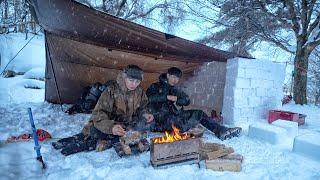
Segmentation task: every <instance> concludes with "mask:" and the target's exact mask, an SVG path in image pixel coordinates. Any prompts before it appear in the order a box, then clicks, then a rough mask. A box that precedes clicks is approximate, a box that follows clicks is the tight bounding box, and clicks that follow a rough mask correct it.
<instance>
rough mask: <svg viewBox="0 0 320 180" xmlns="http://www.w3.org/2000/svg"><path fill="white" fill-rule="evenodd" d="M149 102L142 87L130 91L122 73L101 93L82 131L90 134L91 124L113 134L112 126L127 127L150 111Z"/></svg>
mask: <svg viewBox="0 0 320 180" xmlns="http://www.w3.org/2000/svg"><path fill="white" fill-rule="evenodd" d="M147 104H148V98H147V96H146V94H145V92H144V90H143V89H142V87H141V86H138V87H137V88H136V89H135V90H133V91H129V90H128V89H127V88H126V86H125V82H124V76H123V74H122V73H120V74H119V75H118V77H117V81H116V82H115V83H113V84H111V85H109V86H108V87H107V88H106V90H105V91H104V92H103V93H102V94H101V96H100V98H99V100H98V103H97V105H96V106H95V108H94V110H93V112H92V116H91V118H90V120H89V122H88V123H87V124H86V125H85V127H84V128H83V130H82V133H83V134H84V135H85V136H88V135H89V133H90V128H91V126H94V127H95V128H97V129H98V130H100V131H101V132H103V133H106V134H112V128H113V126H114V125H116V124H120V125H122V126H123V127H124V128H126V127H127V126H130V125H132V124H134V123H135V121H136V120H137V119H142V115H143V114H145V113H148V111H147V108H146V107H147Z"/></svg>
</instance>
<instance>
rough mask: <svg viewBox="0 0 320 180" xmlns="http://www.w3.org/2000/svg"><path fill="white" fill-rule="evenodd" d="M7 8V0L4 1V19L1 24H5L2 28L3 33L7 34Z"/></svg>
mask: <svg viewBox="0 0 320 180" xmlns="http://www.w3.org/2000/svg"><path fill="white" fill-rule="evenodd" d="M8 8H9V6H8V1H7V0H4V18H3V24H5V27H4V31H5V32H8V30H9V29H8V28H7V27H6V26H7V23H8V11H9V9H8Z"/></svg>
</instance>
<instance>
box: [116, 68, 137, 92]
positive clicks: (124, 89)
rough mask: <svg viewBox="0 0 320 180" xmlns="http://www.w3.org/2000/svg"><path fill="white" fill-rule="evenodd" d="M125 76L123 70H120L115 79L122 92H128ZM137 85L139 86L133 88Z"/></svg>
mask: <svg viewBox="0 0 320 180" xmlns="http://www.w3.org/2000/svg"><path fill="white" fill-rule="evenodd" d="M125 78H126V74H125V73H124V72H121V73H119V74H118V76H117V80H116V81H117V83H118V85H119V86H120V89H121V91H122V92H128V91H129V89H128V88H127V87H126V83H125V80H124V79H125ZM139 87H140V85H139V86H138V87H137V88H136V89H135V90H137V89H138V88H139ZM135 90H134V91H135Z"/></svg>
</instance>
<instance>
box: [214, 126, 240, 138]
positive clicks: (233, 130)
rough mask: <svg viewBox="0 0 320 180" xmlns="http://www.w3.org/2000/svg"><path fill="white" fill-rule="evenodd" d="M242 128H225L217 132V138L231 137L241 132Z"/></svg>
mask: <svg viewBox="0 0 320 180" xmlns="http://www.w3.org/2000/svg"><path fill="white" fill-rule="evenodd" d="M241 131H242V129H241V128H240V127H234V128H227V129H226V130H222V131H220V132H219V133H217V134H216V135H217V137H218V138H219V139H221V140H222V141H223V140H226V139H230V138H232V137H238V136H239V135H240V133H241Z"/></svg>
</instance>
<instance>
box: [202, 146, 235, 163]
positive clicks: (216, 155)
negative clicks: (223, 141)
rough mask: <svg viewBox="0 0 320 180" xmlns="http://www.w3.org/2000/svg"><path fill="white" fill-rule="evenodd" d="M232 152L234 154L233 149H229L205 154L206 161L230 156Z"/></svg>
mask: <svg viewBox="0 0 320 180" xmlns="http://www.w3.org/2000/svg"><path fill="white" fill-rule="evenodd" d="M233 152H234V150H233V148H231V147H229V148H222V149H219V150H217V151H212V152H206V155H207V159H208V160H212V159H217V158H219V157H222V156H226V155H228V154H231V153H233Z"/></svg>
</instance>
